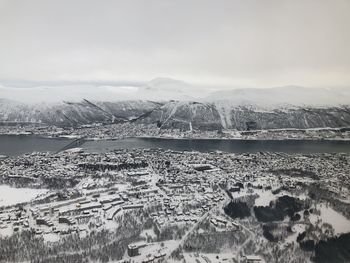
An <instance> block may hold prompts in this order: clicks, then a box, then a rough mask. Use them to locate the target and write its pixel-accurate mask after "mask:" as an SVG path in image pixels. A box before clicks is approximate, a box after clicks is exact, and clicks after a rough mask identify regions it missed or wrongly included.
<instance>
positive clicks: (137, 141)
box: [0, 135, 350, 156]
mask: <svg viewBox="0 0 350 263" xmlns="http://www.w3.org/2000/svg"><path fill="white" fill-rule="evenodd" d="M71 142H72V140H71V139H65V138H55V139H50V138H42V137H37V136H12V135H1V136H0V154H3V155H7V156H16V155H20V154H23V153H29V152H33V151H50V152H55V151H58V150H60V149H62V148H63V147H65V146H66V145H68V144H69V143H71ZM81 147H82V148H84V149H85V150H86V151H88V152H107V151H111V150H114V149H123V148H125V149H132V148H163V149H170V150H177V151H184V150H187V151H191V150H196V151H201V152H209V151H216V150H219V151H224V152H232V153H244V152H258V151H270V152H285V153H331V152H344V153H350V141H326V140H324V141H323V140H322V141H309V140H293V141H292V140H283V141H273V140H213V139H200V140H198V139H197V140H196V139H157V138H130V139H123V140H108V141H104V140H103V141H87V142H85V143H84V144H83V145H82V146H81Z"/></svg>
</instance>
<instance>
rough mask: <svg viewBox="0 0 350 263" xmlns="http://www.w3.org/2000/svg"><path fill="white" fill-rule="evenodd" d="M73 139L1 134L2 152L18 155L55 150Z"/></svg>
mask: <svg viewBox="0 0 350 263" xmlns="http://www.w3.org/2000/svg"><path fill="white" fill-rule="evenodd" d="M71 141H72V140H70V139H65V138H55V139H51V138H43V137H38V136H27V135H1V136H0V154H2V155H7V156H17V155H21V154H24V153H30V152H46V151H48V152H55V151H58V150H59V149H62V148H63V147H64V146H66V145H67V144H69V143H70V142H71Z"/></svg>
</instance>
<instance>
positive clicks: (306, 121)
mask: <svg viewBox="0 0 350 263" xmlns="http://www.w3.org/2000/svg"><path fill="white" fill-rule="evenodd" d="M126 121H131V122H135V123H145V124H152V125H155V127H156V125H157V126H158V127H160V128H180V129H185V130H188V129H200V130H219V129H222V128H233V129H238V130H247V129H278V128H319V127H349V126H350V107H348V106H337V107H336V106H334V107H299V106H293V107H292V106H290V107H277V108H274V109H271V108H269V109H263V108H261V107H256V106H252V105H250V106H247V105H246V106H233V105H231V104H230V103H228V102H227V101H215V102H204V103H202V102H193V101H168V102H162V103H159V102H152V101H120V102H91V101H88V100H83V101H81V102H62V103H55V104H35V105H31V104H24V103H17V102H13V101H9V100H4V99H2V100H0V122H3V123H4V122H5V123H8V122H11V123H14V122H15V123H16V122H17V123H26V122H34V123H43V124H48V125H58V126H79V125H83V124H91V123H118V122H126Z"/></svg>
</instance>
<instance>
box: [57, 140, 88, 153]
mask: <svg viewBox="0 0 350 263" xmlns="http://www.w3.org/2000/svg"><path fill="white" fill-rule="evenodd" d="M86 137H87V136H83V137H79V138H77V139H75V140H74V141H72V142H70V143H68V144H67V145H66V146H64V147H63V148H61V149H59V150H58V151H57V152H56V153H59V152H63V151H65V150H68V149H71V148H76V147H80V146H81V145H83V144H84V143H85V142H86Z"/></svg>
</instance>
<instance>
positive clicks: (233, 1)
mask: <svg viewBox="0 0 350 263" xmlns="http://www.w3.org/2000/svg"><path fill="white" fill-rule="evenodd" d="M349 14H350V1H349V0H285V1H284V0H263V1H262V0H255V1H253V0H212V1H207V0H198V1H197V0H172V1H168V0H147V1H146V0H138V1H137V0H124V1H122V0H111V1H109V0H102V1H101V0H100V1H98V0H95V1H91V0H55V1H54V0H23V1H17V0H0V84H1V83H5V84H3V85H9V86H11V85H12V86H16V84H15V83H18V82H23V81H31V82H41V81H44V82H50V81H54V82H57V81H58V82H59V81H66V82H70V81H87V82H90V81H91V82H99V81H102V82H114V83H121V84H120V85H124V84H123V83H139V82H145V81H148V80H151V79H153V78H157V77H170V78H175V79H180V80H183V81H186V82H189V83H195V84H200V85H209V86H220V87H221V86H222V87H237V86H242V87H245V86H249V87H270V86H281V85H302V86H348V84H349V83H350V15H349ZM9 83H10V84H9ZM11 83H12V84H11Z"/></svg>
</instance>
